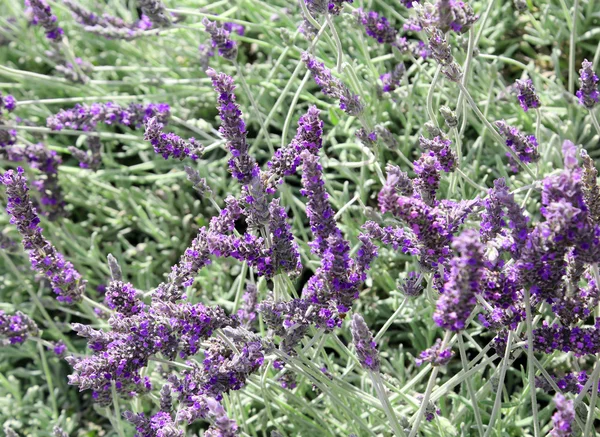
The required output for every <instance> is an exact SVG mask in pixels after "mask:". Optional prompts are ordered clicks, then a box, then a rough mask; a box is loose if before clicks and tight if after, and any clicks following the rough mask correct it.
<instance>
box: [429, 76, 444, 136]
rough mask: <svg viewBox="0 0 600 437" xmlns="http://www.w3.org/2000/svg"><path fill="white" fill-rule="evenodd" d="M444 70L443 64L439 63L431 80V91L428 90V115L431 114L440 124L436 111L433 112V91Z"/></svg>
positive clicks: (432, 119)
mask: <svg viewBox="0 0 600 437" xmlns="http://www.w3.org/2000/svg"><path fill="white" fill-rule="evenodd" d="M441 71H442V66H441V65H438V66H437V68H436V69H435V74H434V75H433V80H432V81H431V85H429V91H427V115H429V119H430V120H431V121H432V122H433V124H435V125H436V126H438V122H437V118H436V116H435V113H434V112H433V91H434V90H435V86H436V84H437V81H438V80H439V78H440V73H441Z"/></svg>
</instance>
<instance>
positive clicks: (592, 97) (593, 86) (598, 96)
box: [576, 59, 600, 109]
mask: <svg viewBox="0 0 600 437" xmlns="http://www.w3.org/2000/svg"><path fill="white" fill-rule="evenodd" d="M592 66H593V64H592V63H591V62H590V61H588V60H587V59H584V61H583V63H582V64H581V70H579V84H580V86H581V88H580V89H579V91H577V93H576V95H577V97H579V103H580V104H581V105H583V106H585V107H586V108H587V109H592V108H593V107H594V106H596V104H597V103H598V101H599V100H600V92H599V91H598V81H599V80H600V79H598V76H597V75H596V73H595V72H594V70H592Z"/></svg>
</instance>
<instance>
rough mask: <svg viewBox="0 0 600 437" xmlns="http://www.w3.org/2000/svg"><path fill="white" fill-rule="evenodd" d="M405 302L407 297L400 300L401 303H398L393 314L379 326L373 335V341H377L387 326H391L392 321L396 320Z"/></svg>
mask: <svg viewBox="0 0 600 437" xmlns="http://www.w3.org/2000/svg"><path fill="white" fill-rule="evenodd" d="M407 302H408V298H405V299H404V300H403V301H402V303H401V304H400V306H399V307H398V309H397V310H396V311H394V314H392V316H391V317H390V318H389V319H388V320H387V321H386V322H385V324H384V325H383V326H382V327H381V329H380V330H379V332H378V333H377V334H376V335H375V341H376V342H378V341H379V340H380V339H381V337H383V335H384V334H385V333H386V331H387V330H388V328H389V327H390V326H392V323H394V321H395V320H396V318H397V317H398V316H399V315H400V313H401V312H402V310H403V309H404V307H405V306H406V303H407Z"/></svg>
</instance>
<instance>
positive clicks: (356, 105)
mask: <svg viewBox="0 0 600 437" xmlns="http://www.w3.org/2000/svg"><path fill="white" fill-rule="evenodd" d="M302 62H304V63H305V64H306V67H307V68H308V69H309V70H310V72H311V73H312V75H313V79H314V81H315V82H316V83H317V85H319V87H320V88H321V91H323V94H325V95H327V96H331V97H334V98H337V99H339V100H340V108H341V109H342V110H343V111H344V112H345V113H346V114H349V115H355V116H356V115H359V114H361V113H362V111H363V104H362V103H361V101H360V99H359V97H358V96H357V95H356V94H352V93H351V92H350V90H349V89H348V87H346V85H344V84H343V83H342V82H341V81H340V80H339V79H337V78H335V77H333V76H332V75H331V71H330V70H329V69H327V68H325V64H323V63H322V62H318V61H317V59H316V58H315V57H314V56H313V55H311V54H310V53H308V52H304V53H302Z"/></svg>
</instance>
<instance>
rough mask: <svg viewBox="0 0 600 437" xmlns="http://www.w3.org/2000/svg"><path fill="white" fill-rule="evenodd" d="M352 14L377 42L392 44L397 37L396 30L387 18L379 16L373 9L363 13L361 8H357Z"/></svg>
mask: <svg viewBox="0 0 600 437" xmlns="http://www.w3.org/2000/svg"><path fill="white" fill-rule="evenodd" d="M354 14H355V15H356V18H357V19H358V23H359V24H361V25H362V26H363V27H364V28H365V31H366V32H367V35H369V36H370V37H371V38H374V39H375V40H377V42H378V43H380V44H384V43H388V44H393V43H395V42H396V39H397V38H398V30H396V29H395V28H394V27H393V26H392V25H391V24H390V22H389V21H388V20H387V18H385V17H383V16H380V15H379V14H378V13H377V12H375V11H370V12H368V13H365V12H364V11H363V10H362V9H357V10H356V11H355V12H354Z"/></svg>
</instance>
